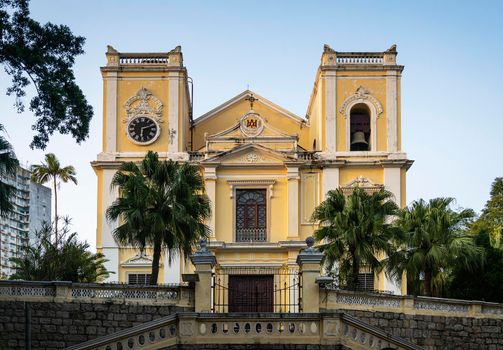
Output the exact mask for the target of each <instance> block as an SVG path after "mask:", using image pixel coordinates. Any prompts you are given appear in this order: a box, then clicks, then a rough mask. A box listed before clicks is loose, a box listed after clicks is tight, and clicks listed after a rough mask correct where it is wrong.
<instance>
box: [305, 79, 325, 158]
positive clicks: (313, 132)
mask: <svg viewBox="0 0 503 350" xmlns="http://www.w3.org/2000/svg"><path fill="white" fill-rule="evenodd" d="M317 79H318V78H317ZM314 89H315V91H313V94H314V96H313V98H312V99H313V100H312V102H311V105H310V106H309V110H308V111H307V113H308V115H309V146H310V147H309V148H307V149H310V150H314V149H313V145H314V141H315V140H316V150H322V149H324V148H325V136H324V134H323V133H322V130H324V124H325V119H324V118H323V115H324V114H323V110H324V108H323V101H324V99H323V98H322V96H324V91H325V84H324V80H322V79H321V80H317V81H316V82H315V88H314Z"/></svg>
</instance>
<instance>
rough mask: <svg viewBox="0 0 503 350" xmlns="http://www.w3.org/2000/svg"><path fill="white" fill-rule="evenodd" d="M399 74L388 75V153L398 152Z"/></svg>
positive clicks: (389, 72) (389, 73)
mask: <svg viewBox="0 0 503 350" xmlns="http://www.w3.org/2000/svg"><path fill="white" fill-rule="evenodd" d="M397 90H398V89H397V72H396V71H394V70H390V71H388V72H387V74H386V120H387V131H388V152H398V96H397Z"/></svg>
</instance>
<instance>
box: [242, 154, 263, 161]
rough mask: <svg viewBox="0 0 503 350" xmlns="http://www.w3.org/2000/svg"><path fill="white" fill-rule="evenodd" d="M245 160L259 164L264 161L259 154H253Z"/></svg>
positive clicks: (248, 155)
mask: <svg viewBox="0 0 503 350" xmlns="http://www.w3.org/2000/svg"><path fill="white" fill-rule="evenodd" d="M243 160H244V161H246V162H247V163H257V162H260V161H261V160H262V157H261V156H260V155H259V154H258V153H255V152H252V153H248V154H247V155H245V156H244V157H243Z"/></svg>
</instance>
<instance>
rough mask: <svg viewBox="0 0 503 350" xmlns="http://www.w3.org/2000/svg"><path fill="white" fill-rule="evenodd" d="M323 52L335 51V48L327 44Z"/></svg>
mask: <svg viewBox="0 0 503 350" xmlns="http://www.w3.org/2000/svg"><path fill="white" fill-rule="evenodd" d="M323 52H325V53H334V52H335V50H334V49H332V48H331V47H330V46H328V45H327V44H325V45H323Z"/></svg>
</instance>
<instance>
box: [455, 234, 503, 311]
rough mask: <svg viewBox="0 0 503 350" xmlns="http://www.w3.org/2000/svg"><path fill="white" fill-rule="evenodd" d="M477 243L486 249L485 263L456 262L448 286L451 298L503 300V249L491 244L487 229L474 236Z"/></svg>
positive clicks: (500, 301) (499, 301)
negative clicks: (470, 265)
mask: <svg viewBox="0 0 503 350" xmlns="http://www.w3.org/2000/svg"><path fill="white" fill-rule="evenodd" d="M474 241H475V244H476V245H477V246H478V247H480V248H481V249H483V250H484V255H483V264H479V265H475V266H472V267H470V268H466V267H465V266H464V265H463V264H462V262H459V263H458V262H455V265H454V266H455V268H454V271H453V272H452V282H451V283H450V285H449V288H448V294H447V295H448V296H449V297H451V298H459V299H470V300H485V301H493V302H498V303H502V302H503V250H501V249H497V248H495V247H493V246H492V245H491V235H490V233H489V232H488V231H486V230H483V229H482V230H481V231H479V232H478V233H477V234H476V235H475V236H474Z"/></svg>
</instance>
